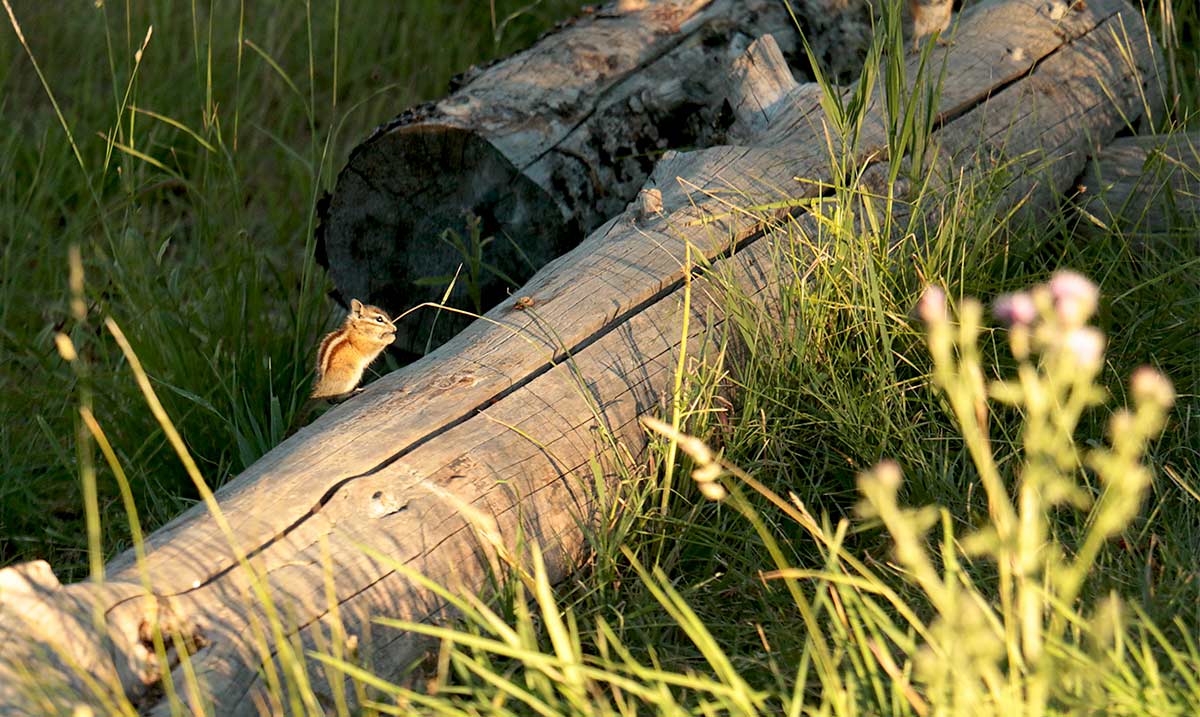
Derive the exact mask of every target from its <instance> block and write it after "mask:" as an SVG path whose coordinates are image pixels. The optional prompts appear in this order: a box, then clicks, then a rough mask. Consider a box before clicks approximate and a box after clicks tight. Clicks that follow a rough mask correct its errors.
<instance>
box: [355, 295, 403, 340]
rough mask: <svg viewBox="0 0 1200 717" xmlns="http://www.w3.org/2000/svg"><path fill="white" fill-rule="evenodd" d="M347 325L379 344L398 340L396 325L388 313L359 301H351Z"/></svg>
mask: <svg viewBox="0 0 1200 717" xmlns="http://www.w3.org/2000/svg"><path fill="white" fill-rule="evenodd" d="M346 323H347V324H348V325H349V328H351V329H352V330H354V331H355V332H356V333H358V334H359V335H361V336H366V337H369V338H370V339H371V340H372V341H375V342H377V343H381V344H384V345H387V344H390V343H392V342H393V341H395V340H396V324H395V323H394V322H393V321H392V319H391V318H390V317H389V316H388V315H387V312H386V311H384V310H383V309H381V308H379V307H378V306H370V305H368V304H364V303H363V302H361V301H359V300H358V299H351V300H350V316H348V317H346Z"/></svg>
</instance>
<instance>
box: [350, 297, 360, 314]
mask: <svg viewBox="0 0 1200 717" xmlns="http://www.w3.org/2000/svg"><path fill="white" fill-rule="evenodd" d="M362 310H363V303H362V302H361V301H359V300H358V299H351V300H350V313H352V314H354V315H355V316H361V315H362Z"/></svg>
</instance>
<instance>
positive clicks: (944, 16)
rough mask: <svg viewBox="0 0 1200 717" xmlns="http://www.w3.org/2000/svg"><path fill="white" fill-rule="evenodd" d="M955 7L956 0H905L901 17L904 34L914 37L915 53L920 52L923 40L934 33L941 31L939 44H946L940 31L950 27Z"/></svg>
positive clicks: (913, 48)
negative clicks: (951, 14)
mask: <svg viewBox="0 0 1200 717" xmlns="http://www.w3.org/2000/svg"><path fill="white" fill-rule="evenodd" d="M953 9H954V0H905V3H904V6H903V8H901V11H900V17H901V21H902V22H903V23H904V36H905V37H910V38H912V43H913V46H912V52H913V53H916V52H920V50H921V40H922V39H924V38H926V37H929V36H930V35H933V34H934V33H939V37H938V40H937V42H938V44H940V45H944V44H946V41H945V40H942V39H941V36H940V33H943V32H945V31H946V28H948V27H950V12H951V11H952V10H953ZM905 10H907V12H905Z"/></svg>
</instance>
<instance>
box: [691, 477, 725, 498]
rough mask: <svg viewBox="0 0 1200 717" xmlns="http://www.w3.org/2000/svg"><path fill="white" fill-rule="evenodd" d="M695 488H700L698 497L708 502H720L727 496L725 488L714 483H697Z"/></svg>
mask: <svg viewBox="0 0 1200 717" xmlns="http://www.w3.org/2000/svg"><path fill="white" fill-rule="evenodd" d="M696 486H697V487H698V488H700V495H702V496H704V497H705V498H708V499H709V500H715V501H721V500H725V498H726V497H727V496H728V495H729V492H728V491H726V490H725V486H723V485H721V484H720V483H718V482H716V481H704V482H701V483H697V484H696Z"/></svg>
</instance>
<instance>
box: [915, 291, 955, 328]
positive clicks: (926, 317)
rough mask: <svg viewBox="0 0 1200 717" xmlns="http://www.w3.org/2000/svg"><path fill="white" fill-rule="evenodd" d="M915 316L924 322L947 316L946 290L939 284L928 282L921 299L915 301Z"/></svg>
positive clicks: (932, 321) (939, 319)
mask: <svg viewBox="0 0 1200 717" xmlns="http://www.w3.org/2000/svg"><path fill="white" fill-rule="evenodd" d="M917 316H920V317H921V320H922V321H924V322H926V323H934V322H937V321H945V320H946V317H947V316H949V312H948V311H947V309H946V292H944V291H942V288H941V287H940V286H935V285H933V284H930V285H929V286H926V287H925V291H924V293H922V294H921V299H920V300H919V301H918V302H917Z"/></svg>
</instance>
